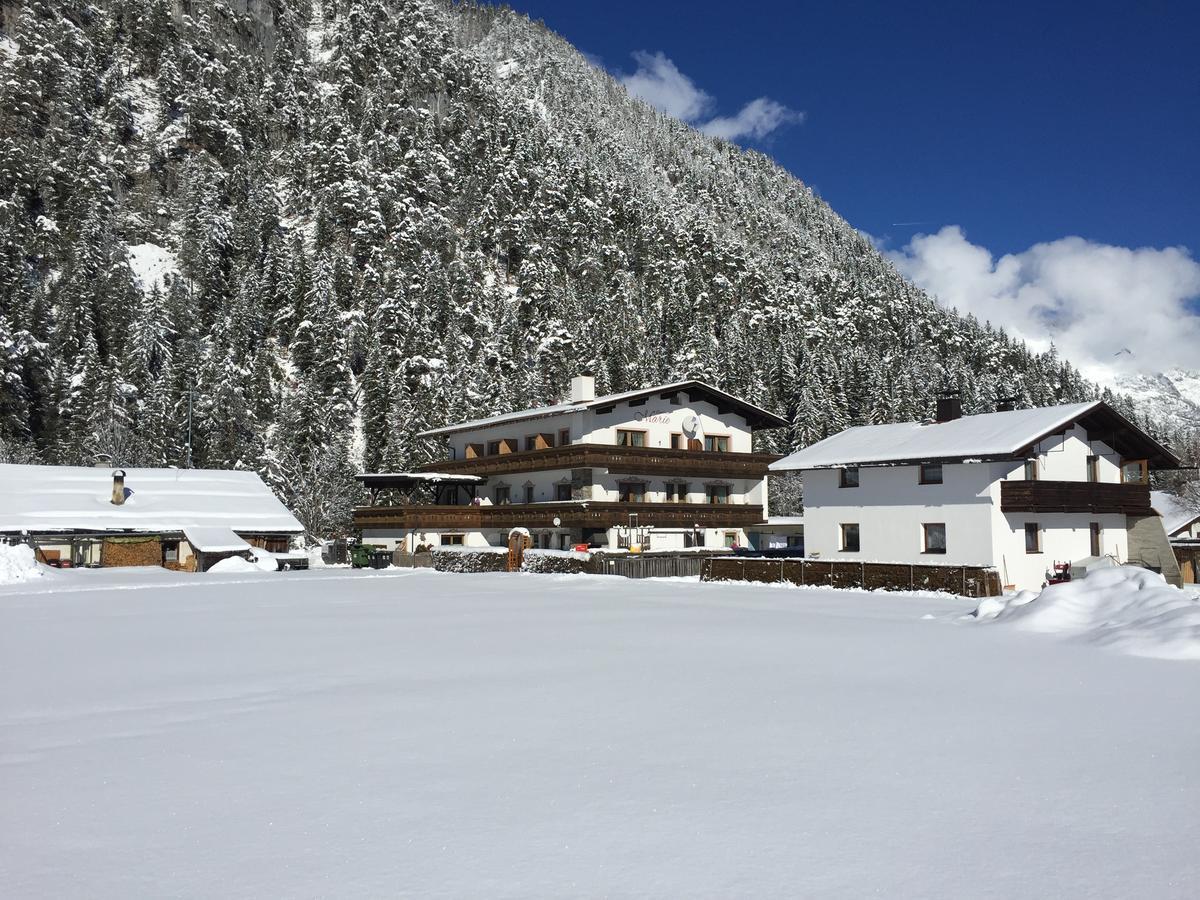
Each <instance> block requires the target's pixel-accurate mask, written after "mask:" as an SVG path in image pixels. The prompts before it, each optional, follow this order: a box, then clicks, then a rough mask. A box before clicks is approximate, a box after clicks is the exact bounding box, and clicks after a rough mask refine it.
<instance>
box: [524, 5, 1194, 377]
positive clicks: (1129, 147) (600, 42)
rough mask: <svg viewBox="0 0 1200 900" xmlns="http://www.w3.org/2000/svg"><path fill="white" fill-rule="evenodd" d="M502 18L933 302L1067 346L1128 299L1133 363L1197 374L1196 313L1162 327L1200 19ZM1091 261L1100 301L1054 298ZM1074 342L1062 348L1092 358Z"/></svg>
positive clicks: (550, 11)
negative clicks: (560, 43) (1151, 322)
mask: <svg viewBox="0 0 1200 900" xmlns="http://www.w3.org/2000/svg"><path fill="white" fill-rule="evenodd" d="M510 2H512V4H513V6H514V7H515V8H516V9H518V10H519V11H521V12H524V13H526V14H527V15H530V16H531V17H533V18H540V19H543V20H544V21H545V22H546V24H547V25H548V26H549V27H550V28H552V29H553V30H555V31H557V32H558V33H559V34H561V35H563V36H564V37H565V38H567V39H568V40H570V41H571V42H572V43H573V44H575V46H576V47H578V48H579V49H581V50H583V51H585V52H586V53H588V54H590V55H591V56H593V57H594V58H596V59H598V60H599V61H600V62H601V63H602V64H603V65H604V66H605V68H607V69H608V70H609V71H611V72H613V73H614V74H616V75H618V76H622V77H625V78H626V79H627V85H628V86H629V87H630V88H631V89H632V90H634V91H635V92H636V93H641V94H642V95H643V96H644V97H645V98H646V99H647V100H650V101H651V102H655V103H656V105H660V106H664V105H666V106H670V105H671V104H672V103H674V104H676V106H675V108H674V109H672V110H671V111H673V112H676V114H679V115H680V117H681V118H687V119H689V120H691V121H692V122H693V124H696V125H697V126H699V127H705V126H708V130H710V131H712V132H716V133H721V134H724V135H731V134H732V135H734V137H735V139H736V140H738V142H739V143H741V144H743V145H745V146H752V147H756V148H758V149H761V150H763V151H765V152H767V153H768V154H770V155H771V156H772V157H774V158H775V159H776V160H777V161H778V162H779V163H781V164H782V165H784V166H785V167H787V168H788V169H789V170H790V171H792V172H793V173H794V174H796V175H797V176H798V177H799V178H801V179H802V180H804V181H805V182H806V183H808V184H809V185H811V186H812V187H814V188H815V189H816V190H818V191H819V193H820V194H821V196H823V197H824V198H825V199H826V200H827V201H828V202H829V203H830V204H831V205H832V206H833V208H834V209H835V210H837V211H838V212H839V213H840V214H841V215H842V216H844V217H845V218H846V219H847V220H848V221H849V222H850V223H851V224H853V225H854V226H856V227H858V228H860V229H862V230H863V231H865V232H867V233H868V234H870V235H872V236H873V237H874V238H875V239H876V241H877V242H878V243H879V244H880V245H881V246H882V247H883V248H884V249H886V250H888V251H890V252H891V253H892V254H893V256H894V258H896V259H897V262H898V264H900V265H901V268H902V269H905V271H906V272H907V274H909V275H910V276H912V277H914V278H915V279H916V280H918V281H919V282H920V283H922V284H923V285H924V286H925V287H927V288H928V289H930V290H933V291H935V292H937V293H938V294H939V296H941V297H942V298H943V300H944V301H946V302H948V303H953V305H955V306H958V307H960V308H967V309H970V310H971V311H973V312H976V314H980V315H983V316H984V317H986V318H990V319H993V320H999V321H1001V322H1002V323H1003V324H1006V325H1010V327H1013V328H1014V329H1015V330H1018V331H1020V332H1021V333H1023V334H1024V335H1025V336H1026V337H1028V338H1029V339H1031V340H1032V341H1034V342H1037V341H1038V340H1039V337H1038V335H1036V334H1030V333H1028V332H1031V331H1036V330H1038V329H1044V330H1046V331H1047V333H1048V336H1044V337H1045V339H1046V340H1048V339H1049V338H1050V337H1053V338H1054V339H1055V340H1057V341H1058V343H1059V345H1060V346H1062V345H1063V343H1064V341H1063V339H1062V338H1064V337H1065V332H1066V331H1067V330H1070V329H1071V328H1075V327H1076V326H1077V325H1078V326H1079V327H1080V328H1083V327H1085V326H1086V327H1087V328H1088V330H1089V332H1090V331H1091V330H1094V326H1095V324H1096V323H1095V321H1091V322H1089V321H1087V320H1088V319H1089V316H1088V314H1087V313H1088V311H1089V310H1088V304H1089V300H1088V298H1089V297H1090V296H1092V295H1093V294H1094V293H1095V292H1096V291H1097V290H1101V291H1102V293H1106V294H1107V296H1105V297H1102V298H1100V299H1097V300H1096V301H1095V302H1094V304H1093V305H1094V306H1095V307H1096V308H1097V309H1098V310H1103V311H1104V312H1105V314H1110V313H1114V312H1115V311H1116V310H1117V309H1118V308H1119V304H1120V303H1121V302H1128V301H1129V299H1130V290H1131V287H1132V288H1133V289H1134V290H1133V300H1134V301H1135V302H1137V303H1139V304H1143V305H1144V304H1146V303H1150V304H1151V305H1154V303H1155V302H1157V303H1158V305H1159V306H1160V307H1161V309H1158V312H1159V313H1161V315H1160V317H1159V318H1160V320H1161V321H1160V323H1159V324H1160V329H1159V330H1160V331H1161V332H1162V333H1161V334H1157V333H1153V332H1152V333H1148V334H1146V335H1144V338H1145V340H1144V343H1143V344H1142V345H1141V346H1139V347H1137V348H1135V350H1136V353H1135V354H1134V355H1135V356H1139V359H1144V360H1145V361H1146V362H1147V363H1148V360H1149V356H1150V355H1152V354H1154V352H1155V350H1156V349H1158V348H1157V347H1156V344H1157V343H1161V342H1162V341H1166V342H1167V344H1168V345H1169V346H1168V347H1167V351H1166V359H1165V361H1166V364H1168V365H1169V364H1186V363H1187V362H1188V356H1189V352H1188V349H1187V348H1188V347H1189V346H1190V347H1191V350H1192V351H1194V358H1193V359H1192V360H1191V362H1192V365H1193V366H1194V367H1197V368H1200V349H1197V348H1198V347H1200V344H1196V343H1190V340H1192V339H1196V340H1200V319H1197V321H1195V322H1190V323H1187V324H1188V326H1189V328H1190V326H1191V325H1196V330H1195V332H1194V333H1192V332H1190V331H1189V330H1188V329H1185V331H1187V334H1185V336H1184V338H1185V339H1180V338H1179V337H1178V336H1174V337H1172V336H1171V335H1170V334H1168V333H1167V331H1168V327H1169V326H1168V323H1169V322H1170V320H1171V319H1172V318H1173V317H1174V316H1177V315H1178V314H1180V313H1181V312H1182V313H1183V314H1185V315H1186V312H1187V311H1196V310H1200V304H1198V303H1197V297H1200V265H1197V264H1196V263H1195V255H1196V251H1197V250H1198V249H1200V62H1198V61H1197V59H1198V51H1197V43H1196V42H1197V36H1198V35H1200V4H1198V3H1191V2H1137V3H1078V4H1066V3H1052V2H1048V3H1037V4H1034V3H1013V2H1008V3H1003V4H1000V3H994V4H983V3H936V4H933V3H930V4H924V5H923V8H922V5H918V4H910V3H874V2H827V0H826V2H822V3H794V4H790V3H784V4H776V3H770V4H768V3H758V4H740V5H737V6H733V5H730V4H728V3H715V2H690V3H685V2H647V0H640V2H631V0H571V2H563V0H553V2H552V0H510ZM689 89H690V90H692V91H694V92H695V93H693V94H688V93H687V92H688V90H689ZM681 91H682V93H681ZM755 101H758V103H757V105H756V106H751V107H749V108H748V107H747V104H753V103H754V102H755ZM680 104H682V105H680ZM714 120H716V121H714ZM751 126H757V132H754V131H751V130H749V129H751ZM763 132H766V133H765V134H764V133H763ZM920 235H924V236H926V237H924V238H922V237H919V236H920ZM914 238H916V240H915V241H914ZM1064 241H1071V243H1065V244H1064V243H1063V242H1064ZM1039 247H1040V248H1041V249H1040V250H1039ZM1168 248H1182V249H1181V250H1174V251H1168ZM1101 251H1103V252H1101ZM1097 253H1100V257H1099V258H1100V260H1101V262H1105V261H1106V262H1107V263H1108V264H1109V265H1110V266H1115V267H1116V268H1115V269H1112V270H1111V271H1107V272H1106V273H1105V275H1104V279H1105V280H1106V281H1110V282H1112V281H1115V282H1116V283H1117V284H1116V286H1113V285H1109V287H1108V288H1107V289H1104V285H1102V284H1101V283H1100V282H1101V278H1100V276H1099V275H1097V276H1096V277H1094V278H1093V279H1091V280H1090V281H1089V279H1087V278H1084V279H1083V283H1082V284H1080V285H1078V286H1077V289H1076V290H1075V292H1074V293H1075V294H1077V295H1078V296H1064V295H1063V290H1064V289H1063V288H1062V282H1063V281H1064V279H1065V278H1068V277H1069V273H1071V272H1080V271H1085V272H1086V271H1088V270H1091V269H1093V268H1094V267H1093V266H1092V265H1091V263H1092V262H1093V261H1094V260H1093V256H1092V255H1094V254H1097ZM954 260H958V262H955V263H954V264H953V266H952V267H957V268H958V269H961V267H962V264H965V265H967V269H968V271H966V272H965V274H964V273H963V272H959V271H956V272H954V273H951V274H949V275H947V274H946V272H945V271H943V270H945V269H946V268H947V266H948V265H950V263H949V262H948V261H954ZM964 260H966V261H967V262H966V263H963V261H964ZM1101 268H1103V266H1101ZM1147 269H1150V270H1152V271H1151V272H1150V273H1149V275H1147V272H1146V270H1147ZM930 273H933V274H932V275H931V274H930ZM1139 273H1140V275H1143V276H1147V277H1148V278H1149V280H1148V281H1147V280H1145V279H1143V280H1140V281H1139V280H1138V279H1139V277H1140V275H1139ZM1031 287H1032V288H1033V289H1034V290H1033V291H1032V293H1031V292H1030V290H1029V289H1030V288H1031ZM1048 289H1049V292H1048ZM1066 293H1067V294H1070V293H1071V292H1070V291H1067V292H1066ZM947 295H948V296H947ZM1122 297H1124V298H1125V300H1124V301H1122ZM1156 297H1157V298H1160V299H1158V300H1157V301H1156V300H1155V298H1156ZM1010 312H1011V313H1013V315H1011V316H1010V315H1009V313H1010ZM1093 318H1094V317H1093ZM1192 318H1195V317H1192ZM1077 320H1078V321H1077ZM1060 332H1062V333H1060ZM1089 339H1091V335H1090V334H1075V335H1073V337H1072V339H1071V340H1068V341H1066V343H1067V344H1069V345H1071V349H1072V350H1074V351H1075V352H1076V353H1078V354H1082V355H1089V354H1090V355H1092V356H1094V357H1095V360H1096V361H1097V362H1102V361H1103V360H1104V359H1106V358H1107V357H1106V356H1105V354H1106V353H1107V352H1108V348H1107V347H1101V348H1098V349H1096V350H1095V352H1094V353H1092V352H1091V350H1090V349H1089V348H1086V347H1084V346H1083V344H1084V342H1085V341H1087V340H1089ZM1085 351H1086V352H1085ZM1140 368H1142V369H1147V368H1148V365H1144V364H1143V365H1140Z"/></svg>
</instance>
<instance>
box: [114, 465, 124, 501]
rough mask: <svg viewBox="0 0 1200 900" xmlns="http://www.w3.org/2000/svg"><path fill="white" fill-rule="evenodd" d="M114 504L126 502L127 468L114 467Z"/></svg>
mask: <svg viewBox="0 0 1200 900" xmlns="http://www.w3.org/2000/svg"><path fill="white" fill-rule="evenodd" d="M112 502H113V506H123V505H124V504H125V470H124V469H113V491H112Z"/></svg>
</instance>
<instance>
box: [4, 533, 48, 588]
mask: <svg viewBox="0 0 1200 900" xmlns="http://www.w3.org/2000/svg"><path fill="white" fill-rule="evenodd" d="M46 571H47V568H46V567H45V566H39V565H38V564H37V560H36V558H35V557H34V555H33V548H32V547H30V546H28V545H26V544H17V545H15V546H13V545H11V544H5V543H0V584H17V583H18V582H22V581H31V580H32V579H34V578H40V577H41V576H42V575H43V574H45V573H46Z"/></svg>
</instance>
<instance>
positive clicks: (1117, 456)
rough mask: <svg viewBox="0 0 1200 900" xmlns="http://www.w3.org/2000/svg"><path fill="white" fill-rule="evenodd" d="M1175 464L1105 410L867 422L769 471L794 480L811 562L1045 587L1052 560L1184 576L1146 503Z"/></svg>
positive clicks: (956, 412)
mask: <svg viewBox="0 0 1200 900" xmlns="http://www.w3.org/2000/svg"><path fill="white" fill-rule="evenodd" d="M1176 466H1178V460H1177V459H1176V457H1175V456H1174V454H1172V453H1171V452H1170V451H1169V450H1168V449H1166V448H1165V447H1163V446H1162V445H1161V444H1159V443H1158V442H1157V441H1155V440H1154V439H1153V438H1151V437H1150V436H1149V435H1147V434H1146V433H1145V432H1143V431H1142V430H1141V429H1139V428H1137V427H1136V426H1135V425H1133V424H1132V423H1130V422H1129V421H1128V420H1126V419H1125V418H1124V417H1123V416H1121V415H1120V414H1118V413H1117V412H1116V411H1115V410H1113V409H1112V408H1111V407H1109V406H1108V405H1106V404H1105V403H1103V402H1100V401H1096V402H1092V403H1076V404H1071V405H1066V406H1054V407H1047V408H1042V409H1022V410H1004V411H1000V412H995V413H987V414H984V415H975V416H963V415H961V405H960V403H959V401H958V399H957V398H956V397H943V398H942V399H940V400H939V401H938V415H937V417H936V419H935V420H934V421H932V422H903V423H898V424H893V425H869V426H862V427H858V428H850V429H848V430H846V431H843V432H841V433H840V434H836V435H834V436H832V437H829V438H827V439H825V440H823V441H820V442H818V443H815V444H813V445H811V446H809V447H806V448H805V449H803V450H800V451H798V452H796V453H793V454H792V455H791V456H788V457H786V458H785V459H782V460H779V461H777V462H775V463H773V464H772V465H771V467H770V468H771V470H773V471H776V472H800V473H801V474H802V480H803V486H804V539H805V549H806V552H807V554H808V555H809V556H810V557H816V558H820V559H832V560H854V561H860V560H861V561H864V562H871V561H878V562H898V563H912V564H928V563H945V564H949V565H967V566H993V567H995V568H996V569H997V570H998V571H999V573H1000V577H1001V580H1002V582H1003V584H1004V585H1006V586H1011V587H1016V588H1018V589H1024V588H1036V587H1039V586H1040V585H1041V584H1042V583H1043V582H1044V581H1045V580H1046V575H1047V572H1048V571H1049V570H1052V568H1053V566H1054V565H1055V563H1070V564H1071V565H1072V566H1073V567H1074V568H1075V571H1076V573H1078V572H1079V570H1080V569H1086V567H1087V566H1088V565H1089V564H1093V565H1094V564H1095V563H1096V562H1097V561H1099V559H1100V558H1109V559H1112V560H1115V561H1117V562H1121V563H1124V562H1137V563H1141V564H1143V565H1148V566H1151V567H1153V568H1156V569H1160V570H1161V571H1162V572H1163V574H1164V575H1165V576H1166V577H1167V578H1168V580H1175V581H1177V580H1178V577H1179V570H1178V567H1177V565H1176V563H1175V558H1174V556H1173V554H1172V552H1171V548H1170V546H1169V544H1168V542H1167V540H1166V534H1165V532H1164V530H1163V527H1162V521H1161V519H1160V518H1159V517H1158V515H1157V514H1156V513H1155V512H1154V510H1153V509H1152V508H1151V505H1150V490H1149V479H1148V473H1149V470H1150V469H1151V468H1174V467H1176Z"/></svg>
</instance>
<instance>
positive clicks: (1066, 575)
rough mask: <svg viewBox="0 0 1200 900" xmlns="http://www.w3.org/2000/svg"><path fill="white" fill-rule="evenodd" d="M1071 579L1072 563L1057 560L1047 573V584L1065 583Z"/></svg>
mask: <svg viewBox="0 0 1200 900" xmlns="http://www.w3.org/2000/svg"><path fill="white" fill-rule="evenodd" d="M1070 580H1071V564H1070V563H1069V562H1061V563H1060V562H1055V563H1054V566H1053V568H1052V570H1051V571H1049V572H1047V573H1046V584H1063V583H1064V582H1067V581H1070Z"/></svg>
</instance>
